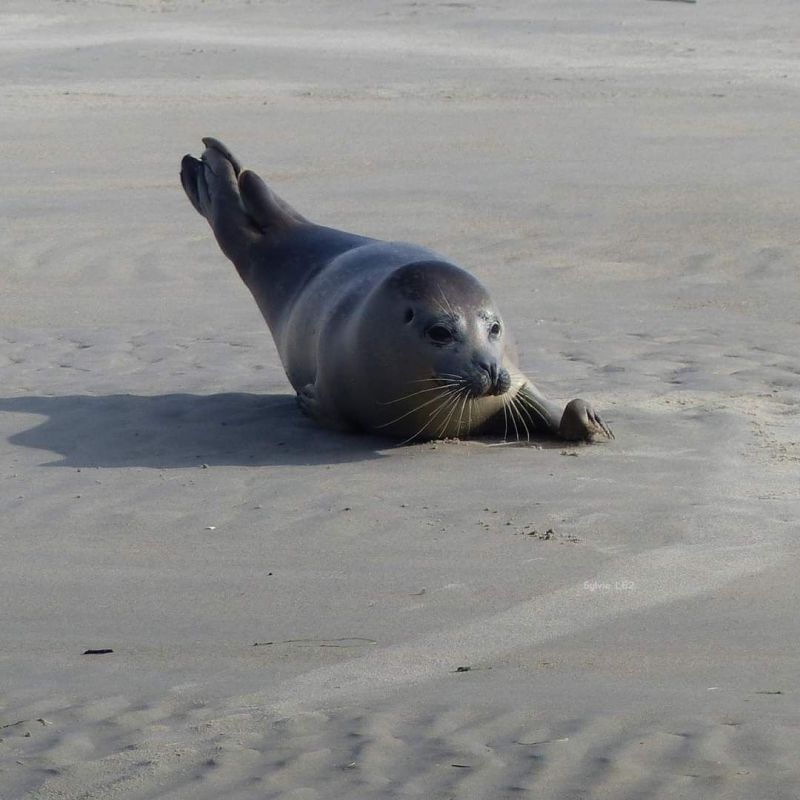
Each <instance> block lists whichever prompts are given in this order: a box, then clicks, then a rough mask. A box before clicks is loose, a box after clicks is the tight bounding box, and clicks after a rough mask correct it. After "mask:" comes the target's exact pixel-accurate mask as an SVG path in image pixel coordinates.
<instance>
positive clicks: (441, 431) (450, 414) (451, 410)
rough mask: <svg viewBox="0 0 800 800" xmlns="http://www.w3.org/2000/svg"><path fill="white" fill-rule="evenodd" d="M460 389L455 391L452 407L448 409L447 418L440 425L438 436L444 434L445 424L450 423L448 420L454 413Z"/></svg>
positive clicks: (445, 430) (445, 431)
mask: <svg viewBox="0 0 800 800" xmlns="http://www.w3.org/2000/svg"><path fill="white" fill-rule="evenodd" d="M462 391H463V389H461V390H459V391H458V392H456V396H455V399H454V400H453V407H452V408H451V409H450V413H449V414H448V415H447V419H446V420H445V421H444V424H443V425H442V427H441V430H440V431H439V436H440V437H441V436H443V435H446V433H447V426H448V425H449V424H450V420H451V419H452V417H453V414H455V411H456V409H457V408H458V401H459V398H460V395H461V392H462Z"/></svg>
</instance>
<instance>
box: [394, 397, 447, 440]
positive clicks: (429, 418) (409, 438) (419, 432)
mask: <svg viewBox="0 0 800 800" xmlns="http://www.w3.org/2000/svg"><path fill="white" fill-rule="evenodd" d="M448 400H449V393H448V396H446V397H445V398H444V399H443V400H442V402H441V403H440V404H439V405H438V406H437V407H436V408H435V409H434V410H433V411H432V412H431V413H430V414H428V419H427V420H425V424H424V425H423V426H422V427H421V428H420V429H419V430H418V431H417V432H416V433H412V434H411V436H409V437H408V439H404V440H403V441H402V442H400V444H399V445H397V446H398V447H402V446H403V445H404V444H408V443H409V442H412V441H413V440H414V439H416V438H417V436H419V435H420V434H421V433H422V432H423V431H424V430H425V428H427V427H428V425H430V424H431V422H433V420H434V418H435V417H436V416H437V415H438V414H439V412H440V411H441V410H442V409H443V408H444V407H445V406H446V405H447V401H448Z"/></svg>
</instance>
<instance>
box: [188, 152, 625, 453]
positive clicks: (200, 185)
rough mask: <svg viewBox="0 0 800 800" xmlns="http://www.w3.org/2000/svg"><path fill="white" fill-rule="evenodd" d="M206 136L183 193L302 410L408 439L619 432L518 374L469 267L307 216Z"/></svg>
mask: <svg viewBox="0 0 800 800" xmlns="http://www.w3.org/2000/svg"><path fill="white" fill-rule="evenodd" d="M203 144H204V145H205V152H204V153H203V155H202V157H201V158H200V159H196V158H193V157H192V156H191V155H187V156H185V157H184V159H183V161H182V164H181V182H182V184H183V188H184V190H185V191H186V194H187V196H188V198H189V200H190V201H191V203H192V205H193V206H194V207H195V209H196V210H197V211H198V212H199V213H200V214H202V215H203V216H204V217H205V218H206V220H208V222H209V224H210V225H211V229H212V231H213V232H214V236H215V237H216V240H217V242H218V244H219V246H220V248H221V249H222V252H223V253H224V254H225V255H226V256H227V257H228V258H229V259H230V260H231V261H232V262H233V264H234V266H235V267H236V270H237V272H238V273H239V275H240V276H241V278H242V280H243V281H244V283H245V284H246V285H247V287H248V288H249V289H250V292H251V293H252V295H253V297H254V298H255V301H256V303H257V304H258V307H259V309H260V310H261V313H262V314H263V316H264V319H265V320H266V322H267V325H268V326H269V328H270V331H271V332H272V336H273V339H274V340H275V345H276V347H277V349H278V353H279V355H280V358H281V362H282V364H283V367H284V369H285V371H286V375H287V377H288V378H289V382H290V383H291V384H292V386H293V387H294V389H295V391H296V392H297V399H298V403H299V405H300V408H301V409H302V410H303V411H304V412H305V413H306V414H308V415H309V416H311V417H312V418H313V419H315V420H317V421H318V422H320V423H322V424H324V425H327V426H330V427H334V428H340V429H350V430H353V429H355V430H361V431H369V432H372V433H377V434H386V435H389V436H392V437H396V438H399V439H403V441H404V443H405V442H411V441H414V440H422V439H432V438H447V437H465V436H468V435H476V434H488V435H502V436H503V438H504V439H505V438H507V437H509V436H512V435H513V436H514V437H515V438H516V440H518V441H519V440H521V439H522V438H523V437H524V438H526V439H528V440H529V439H530V437H531V436H533V435H536V434H551V435H554V436H557V437H559V438H562V439H566V440H570V441H592V440H594V439H595V438H597V437H605V438H613V433H612V432H611V429H610V428H609V427H608V425H606V423H605V422H604V421H603V420H602V419H601V417H600V415H599V414H598V413H597V411H595V409H594V408H593V407H592V406H591V404H590V403H588V402H586V401H585V400H581V399H576V400H572V401H571V402H569V403H568V404H567V405H566V407H565V408H563V409H562V407H561V406H560V405H559V404H557V403H555V402H553V401H551V400H549V399H547V398H546V397H545V396H544V395H543V394H542V393H541V392H540V391H539V390H538V389H537V388H536V387H535V386H534V384H533V383H532V382H531V381H530V380H528V379H527V378H526V377H525V376H524V375H523V374H522V373H521V372H520V371H519V369H518V368H517V366H516V354H515V352H514V348H513V346H512V344H511V339H510V337H509V334H508V331H507V329H506V325H505V322H504V320H503V318H502V317H501V315H500V312H499V311H498V309H497V307H496V305H495V303H494V302H493V301H492V298H491V297H490V295H489V293H488V292H487V291H486V289H485V288H484V287H483V285H482V284H481V283H480V282H479V281H478V280H477V279H476V278H475V277H474V276H473V275H471V274H470V273H469V272H467V271H466V270H464V269H461V268H460V267H458V266H456V265H455V264H452V263H450V262H449V261H447V260H446V259H444V258H442V257H441V256H439V255H437V254H436V253H433V252H431V251H430V250H427V249H425V248H423V247H419V246H417V245H413V244H405V243H397V242H385V241H380V240H377V239H370V238H368V237H365V236H359V235H356V234H352V233H345V232H343V231H339V230H335V229H333V228H327V227H324V226H321V225H317V224H315V223H313V222H310V221H309V220H307V219H306V218H305V217H303V216H302V215H301V214H299V213H298V212H297V211H295V210H294V209H293V208H292V207H291V206H290V205H289V204H288V203H286V202H285V201H283V200H282V199H281V198H280V197H278V196H277V195H276V194H275V193H274V192H273V191H272V190H271V189H270V188H269V187H268V186H267V185H266V184H265V183H264V181H262V180H261V178H259V177H258V175H256V174H255V173H254V172H251V171H249V170H243V169H242V168H241V166H240V164H239V162H238V161H237V159H236V158H235V157H234V156H233V154H232V153H231V152H230V151H229V150H228V148H227V147H225V145H223V144H222V143H221V142H219V141H217V140H216V139H212V138H205V139H203Z"/></svg>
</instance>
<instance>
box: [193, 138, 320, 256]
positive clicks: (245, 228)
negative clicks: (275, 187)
mask: <svg viewBox="0 0 800 800" xmlns="http://www.w3.org/2000/svg"><path fill="white" fill-rule="evenodd" d="M203 144H204V145H205V146H206V149H205V152H204V153H203V155H202V156H201V157H200V158H199V159H197V158H194V157H193V156H190V155H186V156H184V157H183V161H182V162H181V183H182V184H183V189H184V191H185V192H186V196H187V197H188V198H189V201H190V202H191V204H192V205H193V206H194V207H195V209H197V211H198V212H199V213H200V214H202V215H203V216H204V217H205V218H206V219H207V220H208V222H209V224H210V225H211V228H212V229H213V231H214V235H215V236H216V238H217V241H218V242H219V246H220V247H221V248H222V250H223V252H224V253H225V255H226V256H228V258H230V259H231V260H232V261H233V262H234V263H237V258H236V256H237V254H239V253H241V251H242V248H243V247H244V246H247V245H249V244H250V243H251V242H252V241H253V239H255V238H257V237H258V236H260V235H263V234H265V233H268V232H273V233H277V232H280V231H282V230H286V229H288V228H291V227H294V226H296V225H301V224H303V223H306V222H308V220H306V219H305V217H303V216H301V215H300V214H298V213H297V211H295V210H294V209H293V208H292V207H291V206H290V205H289V204H288V203H286V202H284V201H283V200H281V198H280V197H278V196H277V195H276V194H275V193H274V192H273V191H272V190H271V189H270V188H269V187H268V186H267V185H266V184H265V183H264V181H262V180H261V178H259V177H258V175H256V174H255V172H250V171H249V170H242V167H241V165H240V164H239V161H238V160H237V159H236V157H235V156H234V155H233V153H231V151H230V150H228V148H227V147H225V145H224V144H222V142H220V141H217V140H216V139H212V138H211V137H206V138H205V139H203Z"/></svg>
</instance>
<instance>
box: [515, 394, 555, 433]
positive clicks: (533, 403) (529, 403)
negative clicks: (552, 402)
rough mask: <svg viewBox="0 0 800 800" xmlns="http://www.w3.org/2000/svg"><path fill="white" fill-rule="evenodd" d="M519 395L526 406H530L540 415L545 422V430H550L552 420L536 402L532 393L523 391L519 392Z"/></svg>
mask: <svg viewBox="0 0 800 800" xmlns="http://www.w3.org/2000/svg"><path fill="white" fill-rule="evenodd" d="M517 397H518V398H519V400H520V402H521V403H523V404H524V405H525V406H526V408H529V409H530V410H531V411H533V412H534V413H535V414H536V415H537V416H538V417H539V419H540V420H541V421H542V423H543V424H544V427H545V430H548V431H549V430H550V429H551V425H550V420H549V418H548V416H547V414H546V413H545V412H544V411H543V410H542V409H541V408H539V406H538V405H537V404H536V401H535V400H534V399H533V398H532V397H531V396H530V395H527V394H525V393H524V392H523V391H519V392H517Z"/></svg>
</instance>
